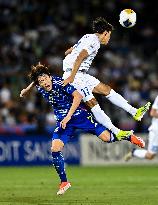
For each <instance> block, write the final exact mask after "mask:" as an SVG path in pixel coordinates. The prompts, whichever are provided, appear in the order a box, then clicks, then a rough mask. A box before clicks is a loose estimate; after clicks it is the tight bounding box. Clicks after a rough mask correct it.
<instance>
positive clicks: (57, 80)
mask: <svg viewBox="0 0 158 205" xmlns="http://www.w3.org/2000/svg"><path fill="white" fill-rule="evenodd" d="M52 81H53V84H57V85H62V81H63V79H62V78H61V77H60V76H52Z"/></svg>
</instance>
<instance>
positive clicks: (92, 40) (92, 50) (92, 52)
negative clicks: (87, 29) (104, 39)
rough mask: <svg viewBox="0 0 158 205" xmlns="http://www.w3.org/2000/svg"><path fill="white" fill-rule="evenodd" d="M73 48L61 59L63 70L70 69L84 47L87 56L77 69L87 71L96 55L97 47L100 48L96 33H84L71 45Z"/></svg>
mask: <svg viewBox="0 0 158 205" xmlns="http://www.w3.org/2000/svg"><path fill="white" fill-rule="evenodd" d="M73 48H74V49H73V50H72V52H71V53H70V54H68V55H67V56H66V57H65V59H64V60H63V70H64V71H66V69H72V68H73V66H74V63H75V60H76V59H77V57H78V55H79V54H80V52H81V51H82V50H83V49H85V50H86V51H87V52H88V54H89V56H88V57H87V58H85V59H84V60H83V62H82V63H81V65H80V67H79V70H83V69H84V70H86V71H88V69H89V67H90V65H91V64H92V61H93V59H94V57H95V56H96V55H97V52H98V49H99V48H100V41H99V39H98V36H97V35H96V34H86V35H84V36H83V37H82V38H81V39H80V40H79V41H78V42H77V44H75V45H74V46H73Z"/></svg>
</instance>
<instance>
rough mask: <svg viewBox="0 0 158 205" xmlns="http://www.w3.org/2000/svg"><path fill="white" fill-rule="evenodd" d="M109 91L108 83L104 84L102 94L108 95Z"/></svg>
mask: <svg viewBox="0 0 158 205" xmlns="http://www.w3.org/2000/svg"><path fill="white" fill-rule="evenodd" d="M110 91H111V87H110V86H109V85H105V84H104V89H103V94H104V95H109V94H110Z"/></svg>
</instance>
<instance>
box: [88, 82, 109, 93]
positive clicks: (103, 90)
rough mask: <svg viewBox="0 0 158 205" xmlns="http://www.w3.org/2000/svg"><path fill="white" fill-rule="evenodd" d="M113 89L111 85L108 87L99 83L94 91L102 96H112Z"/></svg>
mask: <svg viewBox="0 0 158 205" xmlns="http://www.w3.org/2000/svg"><path fill="white" fill-rule="evenodd" d="M110 90H111V87H110V86H109V85H106V84H104V83H101V82H100V83H99V84H98V85H97V86H96V87H95V88H94V89H93V91H92V92H93V93H98V94H102V95H109V94H110Z"/></svg>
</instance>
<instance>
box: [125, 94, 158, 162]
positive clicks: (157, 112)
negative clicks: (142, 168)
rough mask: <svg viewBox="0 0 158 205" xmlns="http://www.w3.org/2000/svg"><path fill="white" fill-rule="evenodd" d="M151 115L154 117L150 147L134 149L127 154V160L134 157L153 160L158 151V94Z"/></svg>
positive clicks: (150, 131)
mask: <svg viewBox="0 0 158 205" xmlns="http://www.w3.org/2000/svg"><path fill="white" fill-rule="evenodd" d="M150 116H151V117H152V122H151V125H150V127H149V129H148V130H149V140H148V149H141V150H140V149H133V150H132V151H131V152H129V153H128V154H127V155H125V157H124V159H125V161H128V160H130V159H131V158H132V157H137V158H141V159H149V160H151V159H153V158H154V157H155V156H156V154H157V153H158V96H157V97H156V99H155V101H154V103H153V105H152V108H151V111H150Z"/></svg>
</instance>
